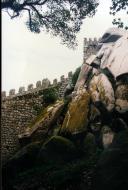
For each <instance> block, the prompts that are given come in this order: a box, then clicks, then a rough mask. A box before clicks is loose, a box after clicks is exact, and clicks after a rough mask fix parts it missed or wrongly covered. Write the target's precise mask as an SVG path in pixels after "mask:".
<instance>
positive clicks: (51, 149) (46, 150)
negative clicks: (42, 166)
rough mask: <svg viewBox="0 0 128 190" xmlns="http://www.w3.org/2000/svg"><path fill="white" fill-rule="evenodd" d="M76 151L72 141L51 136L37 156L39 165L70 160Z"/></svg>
mask: <svg viewBox="0 0 128 190" xmlns="http://www.w3.org/2000/svg"><path fill="white" fill-rule="evenodd" d="M76 155H77V150H76V147H75V145H74V144H73V142H72V141H70V140H69V139H67V138H64V137H62V136H52V137H51V138H50V139H49V140H48V141H47V142H45V143H44V145H43V147H42V148H41V150H40V152H39V155H38V164H39V163H53V162H54V163H55V162H57V163H60V162H61V163H62V162H64V161H69V160H72V159H73V157H74V156H76Z"/></svg>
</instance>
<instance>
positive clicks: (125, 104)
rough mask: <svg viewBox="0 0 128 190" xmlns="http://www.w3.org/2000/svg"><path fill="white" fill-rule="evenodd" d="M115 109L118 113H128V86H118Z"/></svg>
mask: <svg viewBox="0 0 128 190" xmlns="http://www.w3.org/2000/svg"><path fill="white" fill-rule="evenodd" d="M115 97H116V102H115V106H116V107H115V108H116V110H117V111H118V112H120V113H124V112H126V111H127V112H128V84H122V85H119V86H117V88H116V91H115Z"/></svg>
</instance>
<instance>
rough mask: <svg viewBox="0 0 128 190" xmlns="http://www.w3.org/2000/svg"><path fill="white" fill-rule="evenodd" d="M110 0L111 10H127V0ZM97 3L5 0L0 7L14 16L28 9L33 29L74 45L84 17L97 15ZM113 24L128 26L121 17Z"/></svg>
mask: <svg viewBox="0 0 128 190" xmlns="http://www.w3.org/2000/svg"><path fill="white" fill-rule="evenodd" d="M111 1H112V6H111V7H110V14H112V15H115V14H116V13H117V12H119V11H120V10H124V11H126V14H128V0H111ZM98 4H99V0H2V2H1V8H2V9H3V10H5V11H6V12H7V13H8V14H9V16H10V17H11V19H13V18H15V17H18V16H21V15H22V14H24V13H25V12H26V13H27V20H26V25H27V27H28V29H29V30H30V31H31V32H35V33H40V32H41V31H46V32H50V33H51V34H52V35H54V36H59V37H60V38H61V40H62V43H63V44H67V45H68V47H74V46H75V45H76V34H77V33H78V32H79V31H80V27H81V25H82V22H83V20H84V19H85V18H86V17H87V16H94V15H95V12H96V8H97V6H98ZM113 24H115V25H118V27H122V28H123V27H125V29H128V26H124V23H123V21H121V19H120V18H119V19H114V20H113Z"/></svg>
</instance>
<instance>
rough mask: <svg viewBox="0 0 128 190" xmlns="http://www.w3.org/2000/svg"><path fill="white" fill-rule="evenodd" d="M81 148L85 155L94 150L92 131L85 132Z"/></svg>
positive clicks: (92, 152) (90, 153) (94, 143)
mask: <svg viewBox="0 0 128 190" xmlns="http://www.w3.org/2000/svg"><path fill="white" fill-rule="evenodd" d="M83 148H84V152H85V154H86V155H88V156H90V155H92V154H94V153H95V152H96V142H95V136H94V135H93V134H92V133H87V135H86V137H85V139H84V141H83Z"/></svg>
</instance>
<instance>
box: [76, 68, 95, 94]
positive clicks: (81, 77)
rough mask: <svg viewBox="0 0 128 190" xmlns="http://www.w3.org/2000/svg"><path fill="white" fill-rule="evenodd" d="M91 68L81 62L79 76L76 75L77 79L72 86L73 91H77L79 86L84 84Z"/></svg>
mask: <svg viewBox="0 0 128 190" xmlns="http://www.w3.org/2000/svg"><path fill="white" fill-rule="evenodd" d="M91 70H92V68H91V67H90V66H89V65H87V64H83V65H82V66H81V70H80V73H79V77H78V80H77V82H76V85H75V88H74V89H75V91H77V90H78V89H79V88H81V87H83V86H84V84H85V82H86V80H87V79H88V75H89V73H90V71H91Z"/></svg>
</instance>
